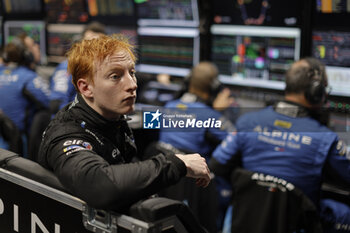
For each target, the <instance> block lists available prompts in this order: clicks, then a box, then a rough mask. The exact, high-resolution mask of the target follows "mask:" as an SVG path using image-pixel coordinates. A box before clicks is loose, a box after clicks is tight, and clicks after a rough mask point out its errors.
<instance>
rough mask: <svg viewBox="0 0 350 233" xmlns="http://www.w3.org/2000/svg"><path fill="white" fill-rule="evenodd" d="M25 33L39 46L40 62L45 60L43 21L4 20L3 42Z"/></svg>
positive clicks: (42, 62)
mask: <svg viewBox="0 0 350 233" xmlns="http://www.w3.org/2000/svg"><path fill="white" fill-rule="evenodd" d="M22 33H26V34H27V35H28V36H29V37H31V38H32V39H33V40H34V41H35V42H36V43H37V44H39V46H40V53H41V64H45V63H46V62H47V58H46V33H45V23H44V21H15V20H12V21H5V23H4V42H5V44H7V43H9V42H11V40H12V39H13V38H14V37H16V36H18V35H20V34H22Z"/></svg>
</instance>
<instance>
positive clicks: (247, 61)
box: [211, 25, 300, 90]
mask: <svg viewBox="0 0 350 233" xmlns="http://www.w3.org/2000/svg"><path fill="white" fill-rule="evenodd" d="M211 33H212V47H211V51H212V53H211V58H212V61H213V62H214V63H215V64H216V65H217V66H218V68H219V71H220V76H219V78H220V81H221V82H223V83H226V84H233V85H242V86H252V87H260V88H269V89H277V90H283V89H284V87H285V83H284V79H285V72H286V71H287V70H288V68H289V67H290V65H291V64H292V63H293V62H294V61H295V60H298V59H299V56H300V29H299V28H286V27H263V26H259V27H257V26H255V27H254V26H235V25H213V26H212V27H211Z"/></svg>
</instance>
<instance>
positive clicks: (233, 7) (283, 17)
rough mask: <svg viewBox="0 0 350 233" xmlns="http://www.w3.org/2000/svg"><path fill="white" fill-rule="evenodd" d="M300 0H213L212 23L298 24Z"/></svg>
mask: <svg viewBox="0 0 350 233" xmlns="http://www.w3.org/2000/svg"><path fill="white" fill-rule="evenodd" d="M302 3H303V2H302V0H294V1H281V0H220V1H213V17H214V18H213V22H214V24H233V25H253V26H254V25H255V26H292V27H295V26H298V25H300V24H301V12H302V11H301V9H302V8H301V6H302Z"/></svg>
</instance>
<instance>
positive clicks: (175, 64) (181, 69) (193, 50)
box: [138, 27, 200, 76]
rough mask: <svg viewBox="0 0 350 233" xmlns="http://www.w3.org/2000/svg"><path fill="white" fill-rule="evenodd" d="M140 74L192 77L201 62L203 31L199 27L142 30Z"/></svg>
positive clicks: (140, 31)
mask: <svg viewBox="0 0 350 233" xmlns="http://www.w3.org/2000/svg"><path fill="white" fill-rule="evenodd" d="M138 44H139V46H138V50H139V65H138V71H141V72H146V73H155V74H159V73H167V74H170V75H176V76H186V75H188V73H189V71H190V69H191V68H192V66H193V65H195V64H197V63H198V62H199V55H200V54H199V30H198V29H196V28H176V29H174V28H165V27H140V28H139V29H138Z"/></svg>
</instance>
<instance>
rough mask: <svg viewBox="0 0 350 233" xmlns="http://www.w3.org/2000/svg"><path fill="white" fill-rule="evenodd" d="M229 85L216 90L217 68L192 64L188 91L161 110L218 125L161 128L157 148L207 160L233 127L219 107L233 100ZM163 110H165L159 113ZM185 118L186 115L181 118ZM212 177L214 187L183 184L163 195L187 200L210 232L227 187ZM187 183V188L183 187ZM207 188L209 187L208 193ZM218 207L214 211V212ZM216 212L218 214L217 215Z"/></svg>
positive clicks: (222, 208) (222, 209) (217, 221)
mask: <svg viewBox="0 0 350 233" xmlns="http://www.w3.org/2000/svg"><path fill="white" fill-rule="evenodd" d="M230 94H231V92H230V90H229V89H223V90H220V83H219V81H218V69H217V67H216V65H215V64H213V63H211V62H208V61H202V62H200V63H199V64H197V65H196V66H194V67H193V68H192V70H191V72H190V75H189V86H188V91H187V92H186V93H185V94H183V95H182V96H181V97H180V98H179V99H177V100H173V101H170V102H168V103H167V104H166V105H165V109H166V110H165V111H169V114H168V115H172V114H179V115H181V114H183V115H186V114H187V115H191V116H193V119H196V120H202V121H205V120H207V119H215V120H219V121H221V127H220V128H215V127H209V128H205V127H198V128H195V129H192V128H187V129H186V128H185V129H165V128H163V129H161V130H160V134H159V142H158V143H157V146H156V148H157V149H160V150H162V149H165V150H166V149H174V150H179V151H183V152H186V153H193V152H197V153H199V154H201V155H203V156H204V157H205V158H206V159H207V161H209V159H210V156H211V153H212V151H213V150H214V149H215V147H216V146H217V145H218V144H220V142H221V141H222V140H223V139H225V137H226V136H227V134H228V132H232V131H233V130H234V128H233V125H232V123H231V122H230V121H229V120H228V119H226V118H225V117H224V116H223V114H221V112H220V111H221V110H225V109H227V108H228V107H230V106H231V105H232V104H233V103H234V99H233V97H231V96H230ZM163 114H165V113H163ZM185 120H186V119H185ZM223 182H224V181H223V180H219V179H215V182H213V184H214V183H215V184H216V185H215V187H214V186H213V185H212V186H211V187H212V189H211V187H209V188H208V189H206V190H198V189H196V188H195V190H193V188H191V187H189V186H187V183H186V181H184V182H183V184H179V185H177V186H174V187H171V189H169V190H167V192H166V193H165V196H168V197H171V198H176V199H179V200H187V202H188V204H189V206H190V207H191V208H192V210H193V212H194V213H195V214H196V215H197V216H199V220H200V221H201V223H202V224H203V225H204V226H206V227H207V229H208V230H210V231H211V232H215V231H217V228H218V227H219V228H220V225H221V222H222V217H221V216H223V214H221V213H224V212H225V209H226V207H227V204H226V203H227V201H226V202H225V200H229V198H230V190H228V192H227V187H229V186H228V185H227V184H226V183H223ZM187 187H188V188H187ZM215 188H216V190H217V192H218V195H217V196H218V205H219V208H217V207H216V206H215V205H216V203H215V204H214V202H215V197H216V194H215ZM210 190H213V192H212V193H211V191H210ZM216 209H217V210H218V213H217V212H216ZM216 215H218V216H219V217H217V216H216Z"/></svg>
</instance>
